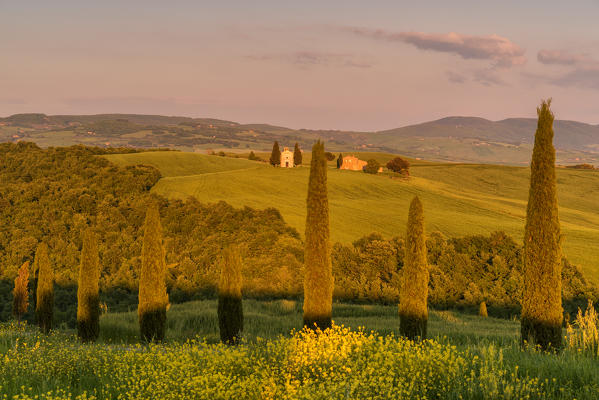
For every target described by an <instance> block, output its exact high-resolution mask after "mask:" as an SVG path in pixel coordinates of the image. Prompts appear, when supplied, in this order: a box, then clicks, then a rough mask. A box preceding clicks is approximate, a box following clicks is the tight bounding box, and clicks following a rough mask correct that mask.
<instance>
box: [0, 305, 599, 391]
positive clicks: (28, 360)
mask: <svg viewBox="0 0 599 400" xmlns="http://www.w3.org/2000/svg"><path fill="white" fill-rule="evenodd" d="M244 306H245V316H246V319H245V321H246V326H245V335H244V341H243V344H242V345H240V346H237V347H227V346H223V345H221V344H219V343H217V322H216V303H215V302H213V301H199V302H190V303H186V304H180V305H174V306H173V307H172V308H171V309H170V310H169V312H168V320H169V326H168V329H167V342H166V343H165V344H162V345H150V346H144V345H140V344H138V343H137V337H138V328H137V320H136V317H135V313H134V312H131V313H120V314H107V315H104V316H103V317H102V321H101V322H102V336H101V338H100V341H99V343H97V344H81V343H79V342H78V341H77V339H76V338H75V336H74V333H73V332H58V333H53V334H52V335H51V336H48V337H45V336H41V335H39V334H38V332H37V330H35V329H33V328H23V327H22V326H21V327H19V326H17V325H15V324H12V325H0V399H8V398H17V399H33V398H42V399H67V398H69V399H70V398H79V399H87V398H97V399H112V398H123V399H188V398H193V399H231V398H237V399H366V398H368V399H397V398H402V399H425V398H428V399H435V398H440V399H490V398H492V399H495V398H511V399H520V398H530V399H573V398H576V399H596V398H598V397H599V361H598V360H597V359H596V358H592V357H588V356H585V355H583V354H581V353H577V352H574V351H570V350H566V351H564V352H562V353H561V354H559V355H555V354H540V353H538V352H535V351H522V350H521V348H520V346H519V344H518V328H519V324H518V322H517V321H506V320H500V319H495V318H486V319H485V318H480V317H478V316H474V315H465V314H461V313H458V312H452V311H442V312H440V311H432V312H431V315H430V325H429V329H430V331H431V334H432V336H433V339H431V340H429V341H425V342H423V343H413V342H409V341H406V340H403V339H401V338H399V337H397V335H396V334H395V332H396V329H397V325H398V320H397V310H396V308H395V307H393V306H369V305H348V304H336V305H335V307H334V315H335V318H334V319H335V321H336V323H337V324H344V325H346V326H351V327H352V328H351V329H350V328H344V327H340V326H339V325H337V327H336V328H335V329H334V330H332V331H330V332H328V333H327V334H325V335H320V336H318V335H314V334H312V333H306V332H299V333H292V334H290V333H289V332H290V331H292V330H293V329H297V328H299V327H301V304H300V303H297V302H294V301H289V300H275V301H265V302H261V301H246V302H244ZM358 326H365V328H364V329H359V328H358ZM371 330H374V331H373V332H371ZM190 337H191V338H192V339H188V338H190ZM186 339H187V340H186ZM36 396H37V397H36Z"/></svg>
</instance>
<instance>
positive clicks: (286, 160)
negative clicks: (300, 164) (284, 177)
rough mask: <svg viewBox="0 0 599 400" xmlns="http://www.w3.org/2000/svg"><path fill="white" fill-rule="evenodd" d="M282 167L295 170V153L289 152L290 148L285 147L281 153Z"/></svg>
mask: <svg viewBox="0 0 599 400" xmlns="http://www.w3.org/2000/svg"><path fill="white" fill-rule="evenodd" d="M281 167H282V168H293V167H295V164H294V163H293V152H292V151H290V150H289V147H285V148H284V149H283V151H282V152H281Z"/></svg>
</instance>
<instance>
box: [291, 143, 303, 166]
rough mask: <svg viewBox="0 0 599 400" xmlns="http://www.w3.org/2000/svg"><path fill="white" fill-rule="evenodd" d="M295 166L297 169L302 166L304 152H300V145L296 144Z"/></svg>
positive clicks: (294, 149)
mask: <svg viewBox="0 0 599 400" xmlns="http://www.w3.org/2000/svg"><path fill="white" fill-rule="evenodd" d="M293 164H295V166H296V167H297V166H298V165H302V151H301V150H300V147H299V144H298V143H297V142H296V143H295V147H294V148H293Z"/></svg>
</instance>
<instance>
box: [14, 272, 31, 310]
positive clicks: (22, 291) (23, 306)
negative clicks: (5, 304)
mask: <svg viewBox="0 0 599 400" xmlns="http://www.w3.org/2000/svg"><path fill="white" fill-rule="evenodd" d="M28 285H29V261H25V262H24V263H23V265H21V268H19V272H18V275H17V277H16V278H15V288H14V290H13V292H12V293H13V302H12V314H13V315H14V316H15V317H16V318H17V320H18V321H21V317H22V316H23V315H24V314H25V313H26V312H27V308H29V289H28Z"/></svg>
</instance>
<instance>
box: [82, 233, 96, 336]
mask: <svg viewBox="0 0 599 400" xmlns="http://www.w3.org/2000/svg"><path fill="white" fill-rule="evenodd" d="M99 280H100V258H99V256H98V241H97V238H96V234H95V233H94V232H93V231H92V230H91V229H90V228H88V229H86V230H85V232H84V233H83V248H82V249H81V260H80V264H79V282H78V287H77V335H78V336H79V338H80V339H81V340H82V341H84V342H94V341H96V339H98V335H99V334H100V297H99V295H100V293H99V291H100V289H99Z"/></svg>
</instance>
